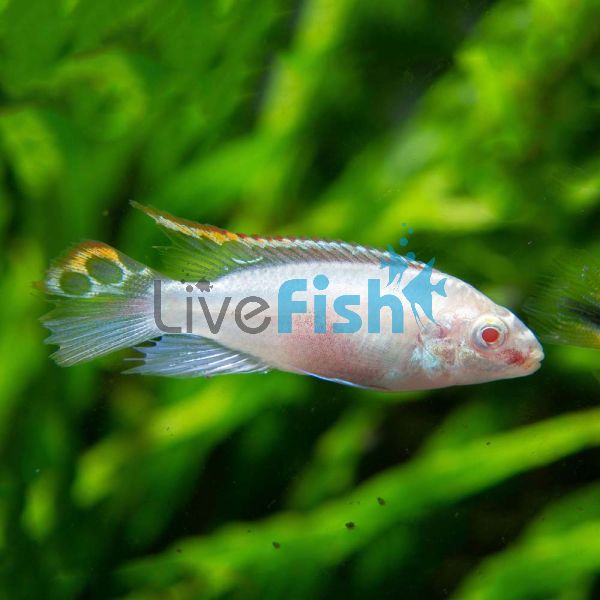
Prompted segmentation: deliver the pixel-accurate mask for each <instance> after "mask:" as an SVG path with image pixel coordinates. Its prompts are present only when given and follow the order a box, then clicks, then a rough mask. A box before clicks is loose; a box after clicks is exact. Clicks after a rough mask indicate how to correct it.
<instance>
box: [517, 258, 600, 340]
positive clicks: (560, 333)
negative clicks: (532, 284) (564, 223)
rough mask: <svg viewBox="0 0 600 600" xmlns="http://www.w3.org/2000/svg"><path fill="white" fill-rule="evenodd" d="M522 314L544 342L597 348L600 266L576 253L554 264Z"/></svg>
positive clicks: (594, 260)
mask: <svg viewBox="0 0 600 600" xmlns="http://www.w3.org/2000/svg"><path fill="white" fill-rule="evenodd" d="M525 311H526V312H527V313H528V314H529V315H531V317H532V319H531V321H532V323H531V325H532V327H533V329H534V330H535V331H536V333H539V334H540V337H541V338H542V340H543V341H546V342H550V343H556V344H571V345H574V346H586V347H589V348H600V262H598V261H597V260H596V259H594V258H593V257H591V256H590V255H588V254H584V253H581V254H579V253H575V254H573V255H572V256H570V257H569V258H568V259H567V260H565V261H563V262H561V263H560V264H557V266H556V270H555V274H554V275H552V276H549V277H546V278H545V279H544V280H543V281H542V282H541V283H540V285H539V289H538V293H537V295H536V296H535V297H534V298H531V299H530V300H529V301H528V302H527V304H526V305H525Z"/></svg>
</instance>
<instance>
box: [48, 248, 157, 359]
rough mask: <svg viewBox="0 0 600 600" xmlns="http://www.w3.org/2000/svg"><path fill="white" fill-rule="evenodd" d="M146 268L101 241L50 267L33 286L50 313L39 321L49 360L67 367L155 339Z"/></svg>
mask: <svg viewBox="0 0 600 600" xmlns="http://www.w3.org/2000/svg"><path fill="white" fill-rule="evenodd" d="M157 276H158V275H157V274H156V273H155V272H154V271H153V270H152V269H150V268H149V267H146V266H144V265H142V264H141V263H138V262H137V261H135V260H133V259H131V258H129V257H128V256H125V255H124V254H122V253H121V252H118V251H117V250H115V249H114V248H111V247H110V246H108V245H106V244H102V243H100V242H85V243H83V244H79V245H78V246H75V247H74V248H72V249H70V250H68V251H67V252H65V253H64V254H63V255H62V256H61V257H59V258H57V259H56V260H54V261H53V262H52V264H51V265H50V268H49V269H48V272H47V274H46V279H45V280H44V281H42V282H39V283H38V284H36V287H37V288H38V289H40V290H42V291H43V292H45V293H46V294H47V295H48V296H49V298H50V300H51V301H52V302H54V304H55V308H54V309H53V310H51V311H50V312H49V313H48V314H47V315H45V316H43V317H42V319H41V321H42V323H43V325H44V326H45V327H46V328H47V329H48V330H49V331H50V333H51V335H50V336H49V337H48V338H47V339H46V343H48V344H56V345H58V346H59V349H58V350H57V351H56V352H55V353H54V354H53V355H52V358H53V359H54V360H55V361H56V363H57V364H59V365H61V366H70V365H74V364H77V363H80V362H84V361H87V360H91V359H93V358H95V357H97V356H102V355H104V354H108V353H109V352H113V351H115V350H119V349H121V348H128V347H130V346H133V345H135V344H139V343H141V342H143V341H145V340H148V339H150V338H152V337H155V336H156V335H157V334H158V333H159V331H158V329H157V326H156V323H155V322H154V316H153V315H154V313H153V281H154V279H155V278H156V277H157Z"/></svg>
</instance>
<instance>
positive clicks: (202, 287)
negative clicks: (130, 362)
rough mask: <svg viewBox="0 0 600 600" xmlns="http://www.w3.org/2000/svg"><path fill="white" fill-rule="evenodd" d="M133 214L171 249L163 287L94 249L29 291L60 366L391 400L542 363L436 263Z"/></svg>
mask: <svg viewBox="0 0 600 600" xmlns="http://www.w3.org/2000/svg"><path fill="white" fill-rule="evenodd" d="M135 206H136V207H137V208H139V209H141V210H142V211H143V212H145V213H146V214H147V215H149V216H150V217H151V218H152V219H154V221H155V222H156V224H157V225H158V226H159V227H160V228H161V229H163V230H164V232H165V233H166V234H167V235H168V237H169V238H170V239H171V241H172V246H171V247H169V248H166V249H164V250H165V252H164V254H165V257H166V259H167V265H166V266H165V272H167V273H169V275H170V276H166V275H163V274H161V273H159V272H157V271H155V270H154V269H151V268H150V267H147V266H145V265H143V264H140V263H139V262H137V261H135V260H133V259H131V258H129V257H128V256H125V255H124V254H122V253H121V252H119V251H117V250H115V249H113V248H111V247H110V246H108V245H106V244H102V243H98V242H86V243H83V244H80V245H78V246H76V247H74V248H72V249H71V250H69V251H68V252H66V253H65V254H64V255H63V256H62V257H60V258H58V259H57V260H56V261H54V262H53V263H52V265H51V266H50V269H49V270H48V273H47V276H46V279H45V281H44V282H42V283H40V284H39V287H41V288H42V289H43V290H44V291H45V292H46V293H47V294H49V295H50V296H51V298H52V300H54V301H55V304H56V306H55V308H54V310H52V311H51V312H50V313H49V314H48V315H46V316H45V317H43V319H42V320H43V323H44V325H45V326H46V327H47V328H48V329H49V330H50V331H51V336H50V337H49V338H48V339H47V342H48V343H50V344H57V345H58V346H59V347H60V348H59V349H58V350H57V351H56V352H55V354H54V355H53V358H54V360H55V361H56V362H57V363H58V364H59V365H62V366H68V365H74V364H76V363H80V362H83V361H86V360H90V359H93V358H95V357H97V356H101V355H104V354H107V353H109V352H113V351H115V350H119V349H122V348H129V347H135V349H136V350H137V351H138V352H139V358H138V359H135V360H137V361H138V362H137V364H136V366H134V368H133V369H130V371H129V372H135V373H143V374H150V375H163V376H170V377H195V376H212V375H222V374H231V373H256V372H266V371H268V370H270V369H280V370H282V371H291V372H293V373H302V374H308V375H313V376H315V377H319V378H323V379H327V380H331V381H336V382H339V383H344V384H348V385H354V386H359V387H364V388H371V389H377V390H387V391H395V390H415V389H427V388H440V387H445V386H451V385H461V384H471V383H479V382H485V381H493V380H497V379H507V378H512V377H521V376H523V375H528V374H530V373H533V372H534V371H536V370H537V369H538V368H539V366H540V361H541V360H542V358H543V352H542V348H541V346H540V344H539V343H538V341H537V340H536V338H535V336H534V335H533V333H532V332H531V331H530V330H529V329H528V328H527V327H526V326H525V325H524V324H523V323H522V322H521V321H520V320H519V319H518V318H517V317H516V316H515V315H514V314H512V313H511V312H510V311H509V310H507V309H506V308H503V307H501V306H498V305H497V304H495V303H494V302H492V300H490V299H489V298H487V297H486V296H485V295H484V294H482V293H481V292H479V291H478V290H476V289H474V288H473V287H471V286H470V285H469V284H467V283H465V282H463V281H461V280H459V279H457V278H455V277H452V276H449V275H445V274H443V273H441V272H439V271H437V270H435V269H433V268H432V266H431V265H432V263H429V264H423V263H420V262H417V261H415V260H412V259H404V258H402V257H399V256H398V255H395V254H394V253H393V252H385V251H382V250H376V249H372V248H367V247H364V246H359V245H354V244H349V243H345V242H337V241H322V240H309V239H294V238H269V237H257V236H247V235H242V234H235V233H231V232H228V231H225V230H222V229H218V228H216V227H212V226H210V225H200V224H198V223H194V222H191V221H187V220H184V219H178V218H175V217H173V216H172V215H170V214H168V213H165V212H162V211H159V210H155V209H152V208H146V207H143V206H140V205H137V204H135ZM386 267H387V268H386ZM396 277H398V279H396Z"/></svg>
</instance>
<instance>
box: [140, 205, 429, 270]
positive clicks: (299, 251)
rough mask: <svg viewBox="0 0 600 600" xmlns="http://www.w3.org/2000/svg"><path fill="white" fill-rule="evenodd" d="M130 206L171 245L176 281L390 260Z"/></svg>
mask: <svg viewBox="0 0 600 600" xmlns="http://www.w3.org/2000/svg"><path fill="white" fill-rule="evenodd" d="M131 204H132V205H133V206H134V207H135V208H137V209H139V210H141V211H142V212H144V213H145V214H147V215H148V216H149V217H151V218H152V219H153V220H154V221H155V222H156V224H157V225H159V227H160V228H161V229H162V230H163V231H164V232H165V233H166V234H167V236H168V237H169V238H170V239H171V241H172V242H173V247H170V248H165V249H163V250H166V252H165V257H166V259H167V263H168V268H170V270H171V271H175V272H176V273H177V276H178V277H183V278H189V279H202V278H204V279H209V280H214V279H216V278H218V277H220V276H221V275H224V274H226V273H229V272H232V271H235V270H238V269H242V268H247V267H251V266H254V265H259V264H260V265H261V266H263V265H272V264H284V263H290V262H302V261H311V262H312V261H315V260H317V261H318V260H320V261H324V262H338V261H339V262H342V261H343V262H360V263H372V264H380V263H381V261H382V260H389V258H390V254H389V253H388V252H385V251H383V250H377V249H375V248H368V247H366V246H361V245H355V244H350V243H347V242H341V241H327V240H316V239H306V238H293V237H261V236H253V235H245V234H241V233H232V232H230V231H227V230H225V229H219V228H218V227H214V226H212V225H202V224H200V223H195V222H194V221H188V220H187V219H179V218H177V217H174V216H173V215H170V214H169V213H167V212H164V211H161V210H157V209H155V208H150V207H147V206H142V205H141V204H138V203H137V202H132V203H131ZM415 264H420V263H415Z"/></svg>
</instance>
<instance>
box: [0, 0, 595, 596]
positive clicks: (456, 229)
mask: <svg viewBox="0 0 600 600" xmlns="http://www.w3.org/2000/svg"><path fill="white" fill-rule="evenodd" d="M599 23H600V2H598V1H597V0H530V1H511V0H502V1H497V2H493V1H486V0H472V1H471V0H460V1H454V0H444V1H434V0H429V1H427V0H402V1H399V0H378V1H377V2H370V1H368V0H295V1H289V0H218V1H217V0H202V1H200V0H196V1H193V0H168V1H167V0H118V1H116V0H101V1H98V0H60V1H58V0H0V235H1V236H2V252H1V254H0V290H1V296H0V302H1V307H2V310H1V311H0V597H1V598H7V599H9V600H12V599H21V598H24V599H29V598H31V599H38V598H40V599H41V598H43V599H45V600H53V599H70V598H128V599H135V600H146V599H148V600H150V599H162V598H167V599H197V598H200V599H201V598H228V599H255V598H256V599H259V598H261V599H262V598H266V599H279V598H285V599H288V598H289V599H304V598H327V599H332V598H406V599H413V598H414V599H421V598H433V599H436V598H454V599H471V598H473V599H475V598H477V599H496V598H498V599H504V598H511V599H512V598H514V599H546V598H558V599H561V600H580V599H585V598H593V597H596V598H597V597H600V577H599V574H600V477H599V474H600V450H599V446H600V406H599V403H598V399H599V398H600V381H599V379H598V371H600V353H598V352H596V351H593V350H583V349H577V348H571V347H552V346H546V347H545V350H546V360H545V361H544V363H543V365H542V368H541V370H540V371H538V372H537V373H536V374H535V375H532V376H530V377H527V378H523V379H515V380H510V381H500V382H496V383H490V384H485V385H476V386H470V387H457V388H451V389H446V390H437V391H431V392H419V393H396V394H381V393H376V392H368V391H361V390H359V389H353V388H347V387H342V386H340V385H336V384H333V383H327V382H323V381H319V380H316V379H311V378H308V377H300V376H295V375H290V374H283V373H270V374H268V375H239V376H230V377H222V378H219V377H217V378H214V379H210V380H205V379H192V380H186V381H178V380H168V379H160V378H154V377H139V376H128V375H123V374H122V373H121V371H122V370H123V361H122V359H123V358H124V357H126V356H131V353H129V352H121V353H118V354H117V355H112V356H108V357H105V358H102V359H99V360H96V361H94V362H93V363H91V364H86V365H81V366H76V367H73V368H69V369H61V368H59V367H57V366H56V365H55V364H54V363H53V362H52V361H51V360H50V359H49V358H48V356H49V353H50V352H51V350H52V349H51V347H49V346H47V345H45V344H44V343H43V340H44V338H45V337H46V335H47V332H46V331H45V330H44V329H43V328H42V327H41V325H40V323H39V322H38V318H39V317H40V316H41V315H42V314H44V313H45V312H46V311H47V310H48V305H47V303H46V302H45V300H44V298H43V297H41V295H40V294H38V293H36V292H35V291H34V290H33V289H32V287H31V282H32V281H34V280H39V279H42V278H43V274H44V271H45V268H46V266H47V265H48V263H49V260H50V259H51V258H53V257H54V256H56V255H57V254H59V253H60V252H61V251H62V250H63V249H64V248H65V247H67V246H69V245H71V244H73V243H77V242H80V241H82V240H85V239H96V240H102V241H105V242H108V243H111V244H113V245H115V246H117V247H118V248H119V249H121V250H123V251H124V252H126V253H128V254H129V255H131V256H132V257H134V258H136V259H137V260H139V261H141V262H145V263H148V264H150V265H153V266H159V264H160V262H159V260H158V254H157V252H156V250H155V249H153V246H157V245H163V244H164V243H165V238H164V237H163V236H162V235H161V233H160V232H159V231H158V229H157V228H156V227H154V226H153V225H152V224H151V223H150V221H149V220H147V219H145V218H144V216H143V215H141V214H139V213H138V212H137V211H134V210H133V209H132V208H130V206H129V204H128V202H129V200H131V199H133V200H136V201H139V202H141V203H143V204H150V205H153V206H156V207H157V208H161V209H166V210H168V211H170V212H172V213H174V214H176V215H178V216H180V217H185V218H188V219H193V220H197V221H200V222H204V223H212V224H215V225H218V226H220V227H227V228H229V229H232V230H234V231H242V232H248V233H252V232H257V233H262V234H270V235H276V234H290V235H291V234H296V235H301V236H314V237H325V238H340V239H344V240H347V241H356V242H359V243H364V244H370V245H374V246H377V247H383V248H385V247H386V246H387V245H388V244H391V245H392V246H393V247H394V248H396V250H400V248H399V246H398V239H399V238H400V237H401V236H402V234H403V229H402V223H407V224H408V225H409V226H410V227H412V228H413V229H414V234H413V235H411V237H410V241H409V245H408V249H409V250H412V251H414V252H416V253H417V257H418V258H420V259H423V260H429V259H430V258H431V257H432V256H435V257H436V266H437V267H439V268H440V269H441V270H443V271H445V272H448V273H450V274H452V275H455V276H457V277H460V278H462V279H464V280H466V281H468V282H469V283H471V284H473V285H475V286H476V287H477V288H479V289H481V290H482V291H483V292H485V293H486V294H488V295H489V296H491V298H492V299H493V300H494V301H496V302H498V303H499V304H503V305H506V306H508V307H509V308H511V309H512V310H514V311H515V312H516V313H517V314H518V315H520V316H522V317H523V316H524V315H523V313H522V306H523V303H524V302H525V300H526V299H527V297H528V296H530V295H531V294H532V293H533V291H534V289H535V286H536V284H537V282H538V281H539V280H540V277H541V276H543V275H544V274H548V273H553V272H554V274H555V275H558V276H560V273H559V272H558V273H557V272H556V263H555V262H554V259H555V258H556V257H557V256H562V257H564V256H565V255H566V256H568V253H569V252H570V251H572V250H573V249H581V248H585V249H588V250H589V251H591V252H592V253H596V255H597V253H598V252H599V250H600V245H599V243H598V231H599V227H600V27H599Z"/></svg>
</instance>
